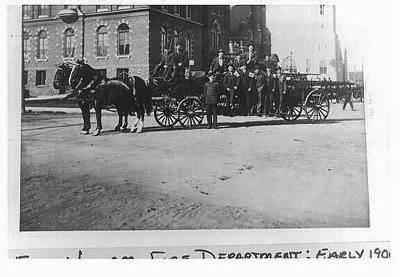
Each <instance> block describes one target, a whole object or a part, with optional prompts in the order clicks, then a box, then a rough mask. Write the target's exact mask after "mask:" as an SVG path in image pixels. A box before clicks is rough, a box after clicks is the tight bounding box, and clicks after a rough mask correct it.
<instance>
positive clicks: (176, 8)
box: [174, 5, 180, 14]
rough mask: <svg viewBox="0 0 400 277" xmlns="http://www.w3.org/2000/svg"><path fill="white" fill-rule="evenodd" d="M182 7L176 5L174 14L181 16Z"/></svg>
mask: <svg viewBox="0 0 400 277" xmlns="http://www.w3.org/2000/svg"><path fill="white" fill-rule="evenodd" d="M179 11H180V6H179V5H175V6H174V14H179V13H180V12H179Z"/></svg>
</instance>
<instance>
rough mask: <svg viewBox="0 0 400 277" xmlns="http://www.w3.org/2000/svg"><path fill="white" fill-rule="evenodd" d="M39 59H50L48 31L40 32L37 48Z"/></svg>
mask: <svg viewBox="0 0 400 277" xmlns="http://www.w3.org/2000/svg"><path fill="white" fill-rule="evenodd" d="M37 49H38V51H37V58H38V59H45V58H47V57H48V52H49V41H48V38H47V34H46V31H40V32H39V35H38V47H37Z"/></svg>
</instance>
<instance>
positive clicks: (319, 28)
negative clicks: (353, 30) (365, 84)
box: [266, 5, 343, 81]
mask: <svg viewBox="0 0 400 277" xmlns="http://www.w3.org/2000/svg"><path fill="white" fill-rule="evenodd" d="M267 13H268V14H267V18H266V20H267V26H268V28H269V30H271V51H272V53H277V54H278V56H279V58H280V60H281V61H283V60H285V59H290V60H291V61H293V62H294V63H295V64H296V66H297V71H298V72H301V73H314V74H319V77H320V78H330V79H331V80H332V81H335V80H342V79H343V66H342V64H343V60H342V58H341V57H342V55H341V50H340V41H339V38H338V36H337V34H336V9H335V6H334V5H296V6H295V5H273V6H267Z"/></svg>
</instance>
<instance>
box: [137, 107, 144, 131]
mask: <svg viewBox="0 0 400 277" xmlns="http://www.w3.org/2000/svg"><path fill="white" fill-rule="evenodd" d="M144 112H145V111H144V107H143V105H142V106H140V109H139V111H138V120H139V122H138V129H137V132H136V133H141V132H142V131H143V126H144Z"/></svg>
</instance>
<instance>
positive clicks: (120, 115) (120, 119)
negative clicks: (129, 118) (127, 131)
mask: <svg viewBox="0 0 400 277" xmlns="http://www.w3.org/2000/svg"><path fill="white" fill-rule="evenodd" d="M117 111H118V125H117V126H115V128H114V131H121V126H122V111H121V109H117Z"/></svg>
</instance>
